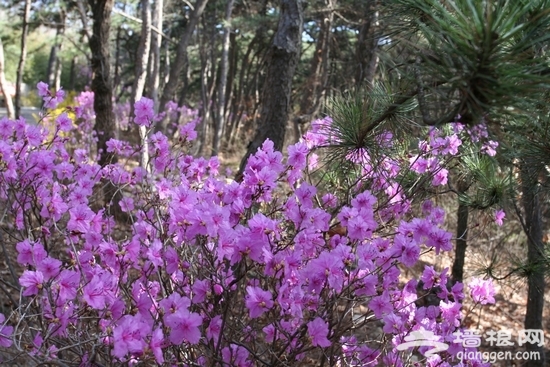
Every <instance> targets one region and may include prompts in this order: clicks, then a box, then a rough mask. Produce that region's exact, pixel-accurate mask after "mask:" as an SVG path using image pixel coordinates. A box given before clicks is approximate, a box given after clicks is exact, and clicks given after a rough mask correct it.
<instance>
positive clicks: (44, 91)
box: [36, 82, 51, 97]
mask: <svg viewBox="0 0 550 367" xmlns="http://www.w3.org/2000/svg"><path fill="white" fill-rule="evenodd" d="M36 88H37V89H38V95H39V96H40V97H49V96H50V95H51V94H50V89H49V86H48V84H46V83H44V82H38V84H36Z"/></svg>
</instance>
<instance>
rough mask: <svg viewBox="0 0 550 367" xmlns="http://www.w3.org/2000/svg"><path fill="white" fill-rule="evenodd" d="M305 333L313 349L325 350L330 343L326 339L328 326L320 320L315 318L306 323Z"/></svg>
mask: <svg viewBox="0 0 550 367" xmlns="http://www.w3.org/2000/svg"><path fill="white" fill-rule="evenodd" d="M307 332H308V334H309V337H310V338H311V344H312V345H313V346H315V347H321V348H327V347H330V345H331V342H330V340H328V339H327V337H328V325H327V323H326V322H325V321H323V319H322V318H320V317H316V318H315V319H314V320H313V321H310V322H308V323H307Z"/></svg>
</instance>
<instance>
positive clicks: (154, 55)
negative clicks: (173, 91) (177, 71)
mask: <svg viewBox="0 0 550 367" xmlns="http://www.w3.org/2000/svg"><path fill="white" fill-rule="evenodd" d="M163 14H164V2H163V0H156V1H155V4H154V5H153V15H152V20H151V21H152V24H153V26H154V27H155V28H156V29H158V30H162V19H163ZM161 45H162V35H161V34H160V33H158V32H156V33H154V34H152V37H151V64H150V65H149V70H150V74H149V78H148V79H149V82H148V84H149V87H150V88H151V93H150V95H151V99H152V100H153V102H154V105H155V112H158V111H159V88H160V48H161Z"/></svg>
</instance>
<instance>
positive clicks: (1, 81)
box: [0, 38, 15, 119]
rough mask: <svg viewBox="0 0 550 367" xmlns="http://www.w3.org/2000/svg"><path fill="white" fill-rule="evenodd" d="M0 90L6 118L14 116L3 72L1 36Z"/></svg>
mask: <svg viewBox="0 0 550 367" xmlns="http://www.w3.org/2000/svg"><path fill="white" fill-rule="evenodd" d="M0 91H1V92H2V94H3V95H4V100H5V101H6V110H7V111H8V118H9V119H14V118H15V111H14V109H13V101H12V100H11V95H10V92H9V91H8V82H7V81H6V76H5V74H4V45H3V44H2V38H0Z"/></svg>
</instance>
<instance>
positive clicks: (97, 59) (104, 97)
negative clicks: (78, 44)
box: [88, 0, 126, 220]
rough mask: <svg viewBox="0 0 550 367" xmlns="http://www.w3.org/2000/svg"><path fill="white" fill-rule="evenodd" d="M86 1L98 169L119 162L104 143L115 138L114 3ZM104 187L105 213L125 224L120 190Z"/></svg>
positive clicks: (112, 0) (105, 0)
mask: <svg viewBox="0 0 550 367" xmlns="http://www.w3.org/2000/svg"><path fill="white" fill-rule="evenodd" d="M88 1H89V4H90V6H91V8H92V16H93V21H94V24H93V27H92V35H91V37H90V51H91V53H92V58H91V64H92V91H93V92H94V111H95V116H96V117H95V125H94V131H95V132H96V134H97V138H98V140H97V156H98V163H99V165H100V166H101V167H105V166H107V165H108V164H112V163H116V162H117V160H118V157H117V156H116V154H114V153H110V152H107V142H108V141H109V140H110V139H112V138H115V136H116V131H115V130H116V125H115V116H114V113H113V99H112V96H113V90H112V85H111V75H110V64H109V57H110V55H109V30H110V26H111V10H112V8H113V3H114V0H88ZM103 184H104V186H103V195H104V201H105V203H104V204H105V206H106V208H107V209H108V212H110V213H111V214H113V215H114V216H115V218H117V219H119V220H125V219H126V215H125V213H123V212H122V211H121V210H120V206H119V205H118V203H119V202H120V200H121V199H122V195H121V193H120V190H118V189H117V187H116V186H115V185H114V184H113V183H112V182H110V181H105V182H103Z"/></svg>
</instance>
